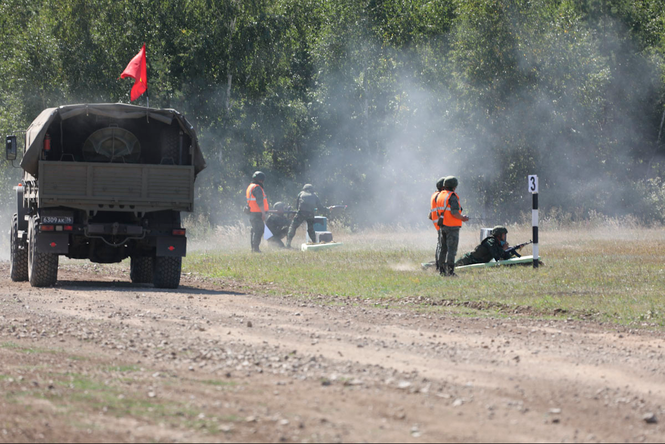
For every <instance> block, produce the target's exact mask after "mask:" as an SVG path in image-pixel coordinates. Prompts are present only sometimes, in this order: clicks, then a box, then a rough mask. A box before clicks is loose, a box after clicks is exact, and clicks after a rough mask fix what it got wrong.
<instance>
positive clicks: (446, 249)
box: [436, 176, 469, 276]
mask: <svg viewBox="0 0 665 444" xmlns="http://www.w3.org/2000/svg"><path fill="white" fill-rule="evenodd" d="M457 185H459V181H458V180H457V177H455V176H448V177H446V178H445V180H444V181H443V191H441V193H439V196H438V197H437V198H436V206H437V215H438V225H439V227H440V230H439V238H440V240H439V244H440V245H441V248H440V249H439V257H438V260H437V263H438V267H439V273H440V274H441V275H442V276H457V275H456V274H455V255H457V246H458V245H459V231H460V228H462V223H463V222H466V221H468V220H469V218H468V217H467V216H464V215H462V206H461V205H460V201H459V196H458V195H457V193H456V192H455V189H456V188H457Z"/></svg>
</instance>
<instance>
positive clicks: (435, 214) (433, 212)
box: [429, 177, 446, 271]
mask: <svg viewBox="0 0 665 444" xmlns="http://www.w3.org/2000/svg"><path fill="white" fill-rule="evenodd" d="M444 180H446V178H445V177H442V178H440V179H439V180H438V181H437V182H436V193H434V194H432V198H431V199H430V212H429V218H430V220H431V221H432V222H433V223H434V228H436V231H439V230H440V229H441V228H440V227H439V224H438V219H439V207H437V204H436V199H437V197H439V194H440V193H441V191H443V181H444ZM436 237H437V241H436V253H434V263H435V264H436V271H441V270H440V269H439V251H441V236H439V233H437V234H436Z"/></svg>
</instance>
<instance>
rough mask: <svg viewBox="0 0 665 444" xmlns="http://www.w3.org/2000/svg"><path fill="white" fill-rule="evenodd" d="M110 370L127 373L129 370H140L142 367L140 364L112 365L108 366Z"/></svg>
mask: <svg viewBox="0 0 665 444" xmlns="http://www.w3.org/2000/svg"><path fill="white" fill-rule="evenodd" d="M106 370H107V371H109V372H120V373H127V372H138V371H139V370H141V367H139V366H138V365H112V366H110V367H107V369H106Z"/></svg>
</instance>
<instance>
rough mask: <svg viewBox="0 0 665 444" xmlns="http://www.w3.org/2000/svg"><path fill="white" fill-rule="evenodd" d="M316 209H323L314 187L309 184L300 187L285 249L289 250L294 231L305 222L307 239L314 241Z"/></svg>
mask: <svg viewBox="0 0 665 444" xmlns="http://www.w3.org/2000/svg"><path fill="white" fill-rule="evenodd" d="M317 208H318V209H323V206H322V205H321V200H320V199H319V196H317V195H316V193H315V192H314V186H313V185H312V184H309V183H308V184H305V186H304V187H302V191H301V192H300V194H298V199H297V201H296V210H297V212H296V216H295V217H294V218H293V220H292V221H291V226H290V227H289V234H288V235H287V237H286V248H291V241H292V240H293V237H294V236H295V235H296V230H297V229H298V227H299V226H300V225H301V224H302V223H303V222H305V221H307V234H309V238H310V239H312V242H314V241H315V239H316V236H315V234H314V216H316V210H317Z"/></svg>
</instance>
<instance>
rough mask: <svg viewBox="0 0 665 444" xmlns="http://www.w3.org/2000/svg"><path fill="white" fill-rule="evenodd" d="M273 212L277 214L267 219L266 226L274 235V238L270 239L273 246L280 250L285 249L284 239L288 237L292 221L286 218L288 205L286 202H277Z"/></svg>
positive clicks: (271, 214)
mask: <svg viewBox="0 0 665 444" xmlns="http://www.w3.org/2000/svg"><path fill="white" fill-rule="evenodd" d="M273 210H274V211H276V212H275V213H272V212H271V213H270V215H269V216H268V218H267V219H266V226H267V227H268V229H269V230H270V232H271V233H272V237H271V238H269V239H268V242H270V243H271V244H273V245H276V246H278V247H280V248H285V247H284V243H283V242H282V239H283V238H284V237H286V235H287V233H288V232H289V224H290V221H289V219H288V218H287V217H286V213H285V211H286V210H287V208H286V204H285V203H284V202H277V203H275V205H273Z"/></svg>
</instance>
